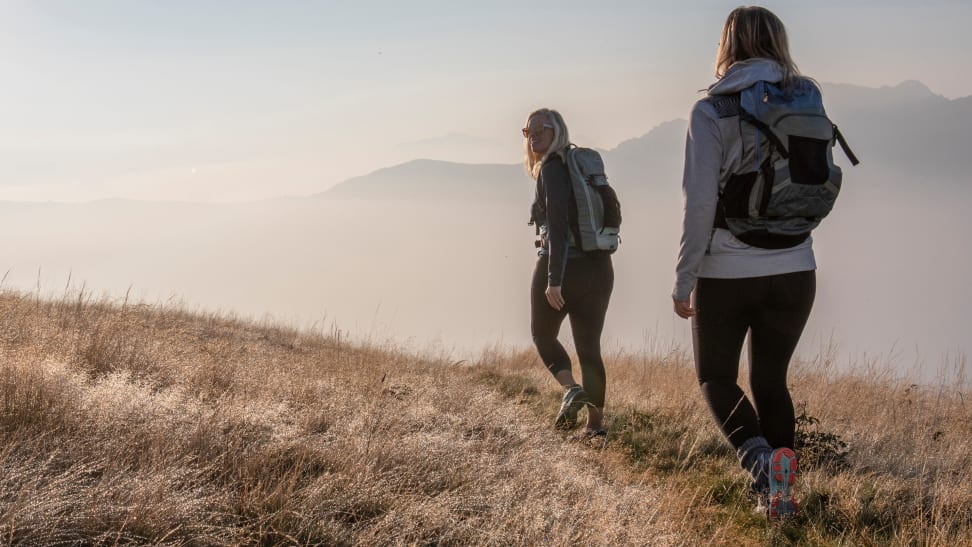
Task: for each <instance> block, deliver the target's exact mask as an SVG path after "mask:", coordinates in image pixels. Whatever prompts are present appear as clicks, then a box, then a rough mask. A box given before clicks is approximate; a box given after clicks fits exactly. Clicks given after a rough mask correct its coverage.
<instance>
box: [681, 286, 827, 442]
mask: <svg viewBox="0 0 972 547" xmlns="http://www.w3.org/2000/svg"><path fill="white" fill-rule="evenodd" d="M815 292H816V276H815V274H814V272H813V271H806V272H795V273H789V274H781V275H771V276H766V277H750V278H745V279H712V278H705V279H699V280H698V282H697V284H696V286H695V308H696V310H697V311H698V313H697V315H696V316H695V318H694V320H693V321H692V334H693V342H694V346H695V369H696V372H697V373H698V377H699V385H700V386H701V387H702V393H703V394H704V395H705V399H706V401H707V402H708V404H709V408H710V409H711V410H712V414H713V416H714V417H715V419H716V421H717V422H719V425H720V427H721V428H722V432H723V433H724V434H725V436H726V437H727V438H728V439H729V442H730V443H732V445H733V447H734V448H736V449H738V448H739V447H740V446H741V445H742V443H744V442H745V441H746V440H747V439H750V438H752V437H758V436H763V437H765V438H766V440H767V441H768V442H769V444H770V446H772V447H774V448H779V447H784V446H785V447H790V448H792V447H793V435H794V427H795V424H794V417H793V401H792V400H791V399H790V392H789V390H788V389H787V386H786V372H787V368H788V367H789V364H790V358H791V357H792V356H793V350H794V349H795V348H796V345H797V341H799V340H800V334H801V333H802V332H803V327H804V325H806V323H807V318H808V317H810V308H812V307H813V299H814V294H815ZM747 331H748V332H750V341H749V367H750V388H751V389H752V394H753V403H755V408H754V407H753V404H751V403H750V402H749V399H748V398H747V397H746V395H745V394H744V393H743V391H742V389H740V388H739V385H738V384H737V376H738V374H739V355H740V353H741V351H742V345H743V341H744V340H745V338H746V332H747Z"/></svg>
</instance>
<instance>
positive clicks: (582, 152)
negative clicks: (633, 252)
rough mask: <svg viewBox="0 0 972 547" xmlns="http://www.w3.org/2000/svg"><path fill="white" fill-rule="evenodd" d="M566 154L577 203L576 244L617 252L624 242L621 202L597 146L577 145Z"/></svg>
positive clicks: (584, 247)
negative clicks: (611, 184) (611, 183)
mask: <svg viewBox="0 0 972 547" xmlns="http://www.w3.org/2000/svg"><path fill="white" fill-rule="evenodd" d="M566 155H567V158H566V159H567V171H568V172H569V173H570V185H571V193H572V194H573V196H574V202H575V203H576V205H577V225H576V226H574V227H573V230H572V232H574V234H573V237H574V244H575V245H576V246H577V247H579V248H580V249H581V250H582V251H608V252H612V253H613V252H614V251H616V250H618V245H619V244H620V243H621V236H620V230H621V202H620V201H619V200H618V194H617V193H616V192H615V191H614V188H612V187H611V186H610V185H609V184H608V180H607V174H605V172H604V160H603V159H601V154H599V153H598V152H597V150H593V149H590V148H579V147H577V146H573V145H572V146H571V147H570V148H568V149H567V154H566Z"/></svg>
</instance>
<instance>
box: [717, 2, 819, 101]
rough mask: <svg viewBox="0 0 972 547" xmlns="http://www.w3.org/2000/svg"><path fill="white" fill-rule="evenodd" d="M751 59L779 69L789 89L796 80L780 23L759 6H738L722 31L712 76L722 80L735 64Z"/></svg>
mask: <svg viewBox="0 0 972 547" xmlns="http://www.w3.org/2000/svg"><path fill="white" fill-rule="evenodd" d="M753 57H765V58H767V59H772V60H774V61H776V62H778V63H779V64H780V66H781V67H782V68H783V84H784V85H790V84H792V83H793V81H794V80H795V79H796V78H798V77H799V76H800V71H799V70H797V66H796V63H794V62H793V59H792V58H791V57H790V44H789V40H787V37H786V27H784V26H783V21H780V18H779V17H777V16H776V15H774V14H773V12H771V11H770V10H768V9H766V8H763V7H760V6H740V7H738V8H736V9H734V10H732V12H731V13H730V14H729V17H727V18H726V24H725V25H723V27H722V38H721V39H720V40H719V51H718V53H717V54H716V62H715V76H716V78H718V79H722V77H723V76H725V75H726V71H727V70H729V67H730V66H732V64H733V63H735V62H737V61H745V60H746V59H750V58H753Z"/></svg>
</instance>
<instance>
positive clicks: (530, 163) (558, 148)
mask: <svg viewBox="0 0 972 547" xmlns="http://www.w3.org/2000/svg"><path fill="white" fill-rule="evenodd" d="M537 116H545V117H546V119H547V121H548V122H549V123H550V125H551V126H553V132H554V138H553V141H552V142H551V143H550V148H548V149H547V151H546V153H544V154H543V155H537V154H534V153H533V150H532V149H530V139H529V137H524V138H523V147H524V150H525V152H526V154H525V159H524V161H523V165H524V166H525V167H526V171H527V174H529V175H530V176H531V177H533V180H537V179H538V178H540V167H541V166H542V165H543V162H544V161H546V160H547V158H549V157H550V156H551V154H557V155H559V156H560V157H561V159H564V155H565V154H566V153H567V148H568V147H569V146H570V135H569V133H568V132H567V124H566V123H564V117H563V116H561V115H560V112H557V111H556V110H552V109H550V108H540V109H538V110H534V111H533V112H531V113H530V115H529V116H527V119H526V125H525V127H529V126H530V120H532V119H533V118H535V117H537Z"/></svg>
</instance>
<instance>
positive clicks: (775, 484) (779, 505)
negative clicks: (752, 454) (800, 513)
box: [767, 448, 797, 520]
mask: <svg viewBox="0 0 972 547" xmlns="http://www.w3.org/2000/svg"><path fill="white" fill-rule="evenodd" d="M796 475H797V457H796V454H794V453H793V450H791V449H789V448H777V449H776V450H774V451H773V453H772V454H771V455H770V461H769V499H768V502H769V507H768V508H767V516H768V517H769V519H770V520H782V519H787V518H791V517H794V516H796V512H797V503H796V501H795V500H794V499H793V483H794V482H796Z"/></svg>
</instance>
